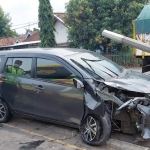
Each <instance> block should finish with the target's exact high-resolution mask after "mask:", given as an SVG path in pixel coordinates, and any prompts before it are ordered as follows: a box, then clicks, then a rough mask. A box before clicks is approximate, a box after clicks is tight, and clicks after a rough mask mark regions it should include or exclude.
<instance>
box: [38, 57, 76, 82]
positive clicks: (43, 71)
mask: <svg viewBox="0 0 150 150" xmlns="http://www.w3.org/2000/svg"><path fill="white" fill-rule="evenodd" d="M37 78H42V79H46V80H50V81H55V82H61V83H62V82H63V83H66V84H73V78H76V75H75V74H74V73H72V72H70V71H69V70H68V69H66V68H65V67H64V66H62V65H61V64H59V63H58V62H55V61H53V60H49V59H41V58H37Z"/></svg>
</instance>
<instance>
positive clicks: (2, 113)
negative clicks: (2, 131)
mask: <svg viewBox="0 0 150 150" xmlns="http://www.w3.org/2000/svg"><path fill="white" fill-rule="evenodd" d="M5 114H6V111H5V107H4V105H3V104H1V103H0V119H3V118H4V117H5Z"/></svg>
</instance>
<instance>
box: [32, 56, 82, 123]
mask: <svg viewBox="0 0 150 150" xmlns="http://www.w3.org/2000/svg"><path fill="white" fill-rule="evenodd" d="M35 65H36V68H35V79H34V80H33V87H34V88H35V90H36V92H35V95H36V97H37V98H36V101H35V103H34V113H35V115H37V116H41V117H44V118H49V119H52V120H57V121H61V122H66V123H74V124H80V121H81V119H82V117H83V114H84V102H83V89H77V88H75V87H74V85H73V78H80V80H82V76H81V74H80V73H79V72H77V71H76V70H74V69H73V68H71V66H70V65H69V64H67V63H65V62H64V61H62V60H61V59H58V58H57V57H55V58H54V57H50V56H48V57H46V56H37V57H36V58H35Z"/></svg>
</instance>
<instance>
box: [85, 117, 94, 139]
mask: <svg viewBox="0 0 150 150" xmlns="http://www.w3.org/2000/svg"><path fill="white" fill-rule="evenodd" d="M83 133H84V136H85V138H86V140H87V141H93V140H94V138H95V137H96V133H97V124H96V120H95V119H94V118H93V117H91V116H88V117H87V119H86V122H85V126H84V131H83Z"/></svg>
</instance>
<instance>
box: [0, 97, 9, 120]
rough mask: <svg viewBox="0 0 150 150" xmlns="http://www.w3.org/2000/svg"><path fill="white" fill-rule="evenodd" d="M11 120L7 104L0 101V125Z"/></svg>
mask: <svg viewBox="0 0 150 150" xmlns="http://www.w3.org/2000/svg"><path fill="white" fill-rule="evenodd" d="M10 118H11V114H10V112H9V109H8V106H7V104H6V103H5V102H4V101H3V100H1V99H0V123H4V122H7V121H8V120H9V119H10Z"/></svg>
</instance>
